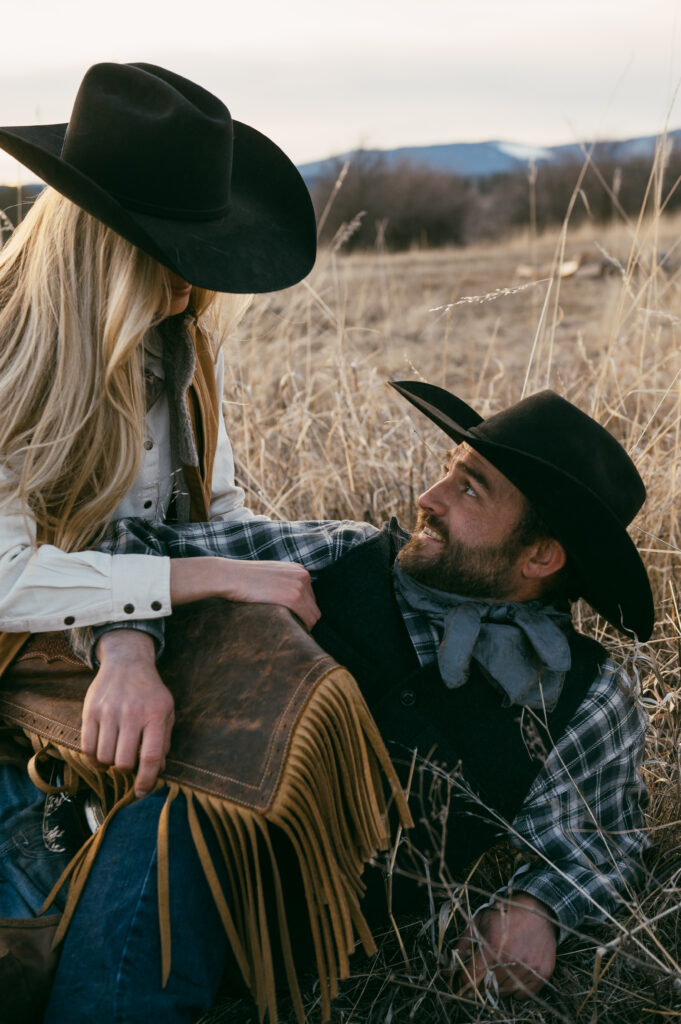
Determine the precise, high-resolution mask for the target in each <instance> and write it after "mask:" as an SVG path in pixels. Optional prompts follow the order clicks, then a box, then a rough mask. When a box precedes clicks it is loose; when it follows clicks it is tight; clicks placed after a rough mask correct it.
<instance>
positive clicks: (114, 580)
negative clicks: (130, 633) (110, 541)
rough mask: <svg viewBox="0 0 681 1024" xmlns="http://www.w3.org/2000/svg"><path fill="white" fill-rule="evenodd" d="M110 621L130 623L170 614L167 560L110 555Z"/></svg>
mask: <svg viewBox="0 0 681 1024" xmlns="http://www.w3.org/2000/svg"><path fill="white" fill-rule="evenodd" d="M111 597H112V610H111V621H112V622H119V623H126V624H130V623H132V622H135V621H139V620H140V619H160V618H164V617H167V616H168V615H170V614H171V613H172V610H173V609H172V605H171V602H170V559H169V558H165V557H161V558H155V559H154V572H153V573H150V572H149V555H112V556H111Z"/></svg>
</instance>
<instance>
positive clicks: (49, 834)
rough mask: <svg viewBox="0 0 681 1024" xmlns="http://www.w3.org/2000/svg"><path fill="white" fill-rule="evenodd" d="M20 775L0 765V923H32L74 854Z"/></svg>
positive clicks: (42, 800) (37, 792)
mask: <svg viewBox="0 0 681 1024" xmlns="http://www.w3.org/2000/svg"><path fill="white" fill-rule="evenodd" d="M49 820H50V819H49V817H46V815H45V794H44V793H41V792H40V790H39V789H36V787H35V786H34V785H33V783H32V782H31V780H30V779H29V777H28V775H27V774H26V771H25V770H24V769H22V768H18V767H17V766H15V765H12V764H0V918H7V917H9V918H13V917H35V916H36V915H37V914H38V911H39V910H40V908H41V906H42V904H43V902H44V901H45V897H46V896H47V895H48V893H49V892H50V890H51V889H52V886H53V885H54V883H55V882H56V881H57V879H58V878H59V876H60V874H61V873H62V871H63V870H64V868H65V867H66V865H67V864H68V863H69V861H70V859H71V857H72V856H73V854H74V853H75V852H76V848H75V847H74V848H72V847H71V845H70V843H69V841H68V839H67V837H66V836H65V835H64V832H63V830H62V829H61V828H60V827H59V826H58V825H55V824H54V820H55V819H52V820H53V824H52V825H51V826H49V827H46V822H48V821H49ZM62 905H63V904H62V901H61V899H60V898H57V900H56V901H55V910H57V909H60V907H61V906H62Z"/></svg>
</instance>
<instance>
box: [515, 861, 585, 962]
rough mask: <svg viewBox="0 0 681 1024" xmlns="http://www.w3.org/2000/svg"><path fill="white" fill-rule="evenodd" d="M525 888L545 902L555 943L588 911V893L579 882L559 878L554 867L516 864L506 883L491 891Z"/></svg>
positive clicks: (517, 891) (564, 937) (530, 894)
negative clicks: (554, 934) (580, 887)
mask: <svg viewBox="0 0 681 1024" xmlns="http://www.w3.org/2000/svg"><path fill="white" fill-rule="evenodd" d="M520 892H525V893H527V895H528V896H534V898H535V899H536V900H539V901H540V902H541V903H544V904H546V906H547V907H548V908H549V910H550V911H551V913H552V914H553V916H554V918H555V924H556V931H557V943H558V945H560V943H561V942H562V941H563V940H564V939H566V938H567V937H568V935H570V934H571V932H572V931H573V929H575V928H577V927H578V925H580V924H581V922H582V921H583V920H584V918H585V917H586V916H587V915H588V912H589V911H588V906H589V904H590V901H589V898H588V896H586V895H584V894H583V893H581V892H580V890H579V882H578V881H577V880H572V879H570V878H563V877H562V876H561V875H560V874H559V873H558V872H557V871H550V870H543V869H542V870H537V869H534V870H533V869H531V868H530V869H527V868H520V869H519V871H517V872H516V873H515V874H514V875H513V877H512V878H511V880H510V882H509V883H508V885H507V886H504V888H503V889H500V890H499V891H498V892H497V893H496V894H495V895H498V896H509V894H510V893H520Z"/></svg>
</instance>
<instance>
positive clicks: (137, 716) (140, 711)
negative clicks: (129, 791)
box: [82, 630, 174, 796]
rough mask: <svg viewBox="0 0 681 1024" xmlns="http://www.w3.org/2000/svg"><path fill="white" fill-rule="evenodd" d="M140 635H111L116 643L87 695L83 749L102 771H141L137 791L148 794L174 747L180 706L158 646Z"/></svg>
mask: <svg viewBox="0 0 681 1024" xmlns="http://www.w3.org/2000/svg"><path fill="white" fill-rule="evenodd" d="M140 636H144V634H139V633H133V631H130V630H121V631H116V632H115V633H111V634H107V637H110V638H111V639H110V640H109V641H107V644H106V645H105V646H104V647H103V648H102V650H101V651H100V652H99V656H100V661H101V665H100V669H99V672H98V673H97V675H96V676H95V678H94V679H93V681H92V682H91V683H90V686H89V687H88V691H87V694H86V695H85V702H84V705H83V724H82V747H83V752H84V753H85V754H86V755H87V756H88V757H90V758H91V759H96V762H97V766H98V767H101V766H107V765H111V764H113V765H115V766H116V768H118V769H119V770H120V771H125V772H132V771H135V769H137V775H136V778H135V793H136V795H137V796H144V795H145V794H146V793H148V792H149V791H150V790H151V789H152V787H153V786H154V783H155V782H156V779H157V777H158V773H159V772H160V771H161V769H162V766H163V764H164V761H165V755H166V754H167V752H168V748H169V746H170V737H171V732H172V727H173V722H174V704H173V698H172V694H171V693H170V691H169V690H168V689H167V687H166V686H165V685H164V684H163V681H162V679H161V677H160V676H159V674H158V672H157V670H156V665H155V663H154V659H153V642H151V641H150V638H146V637H145V639H144V640H141V639H140ZM104 639H105V638H103V640H104ZM147 641H149V643H150V646H149V643H148V642H147Z"/></svg>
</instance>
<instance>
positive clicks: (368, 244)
mask: <svg viewBox="0 0 681 1024" xmlns="http://www.w3.org/2000/svg"><path fill="white" fill-rule="evenodd" d="M652 168H653V160H652V159H651V158H646V159H643V158H641V159H631V160H628V161H626V162H622V161H621V160H620V161H618V160H616V159H615V158H614V156H613V155H612V147H610V146H607V145H603V146H601V147H600V148H598V149H597V150H595V151H594V153H593V154H592V158H591V161H590V162H589V164H588V165H587V166H586V169H585V165H584V164H583V163H580V162H579V161H578V160H574V159H566V160H565V161H564V162H562V163H560V164H555V165H550V164H543V163H542V164H539V165H537V166H535V167H530V168H528V169H527V170H524V171H520V172H516V173H512V174H497V175H491V176H489V177H475V178H465V177H461V176H459V175H456V174H449V173H446V172H443V171H436V170H431V169H430V168H427V167H424V166H419V165H416V164H414V163H410V162H409V161H403V162H401V163H399V164H394V163H391V162H390V161H389V160H388V159H386V157H384V156H382V155H381V154H376V153H364V152H362V151H361V150H360V151H359V152H357V153H356V154H354V155H353V157H352V159H351V160H350V161H349V162H348V163H346V164H345V165H344V164H343V162H342V161H341V160H338V161H336V163H335V164H334V165H332V167H331V169H330V171H329V173H328V174H326V175H325V176H324V177H323V178H319V179H318V180H317V181H316V182H315V184H314V185H313V187H312V190H311V191H312V197H313V200H314V204H315V209H316V210H317V216H318V218H319V219H320V224H321V241H322V243H326V244H332V245H333V244H335V245H336V246H337V247H340V246H341V245H342V247H343V248H344V249H345V250H346V251H352V250H360V249H370V248H375V247H378V248H385V249H388V250H392V251H397V250H403V249H409V248H412V247H420V248H426V247H429V246H431V247H436V246H443V245H466V244H468V243H471V242H477V241H482V240H486V239H497V238H500V237H503V236H504V235H505V234H508V233H509V232H511V231H515V230H517V229H518V228H522V227H526V226H530V225H531V224H533V223H534V225H535V227H536V229H537V231H542V230H543V229H545V228H548V227H551V226H552V225H555V224H559V223H561V222H562V220H563V219H564V217H565V215H566V213H567V210H568V207H569V204H570V200H571V198H572V197H573V195H574V194H575V189H578V191H577V193H576V198H575V202H574V208H573V211H572V214H571V217H570V221H571V223H572V224H579V223H580V222H581V221H583V220H585V219H587V218H590V219H592V220H594V221H596V222H599V223H605V222H607V221H609V220H611V219H612V218H621V217H622V216H623V215H626V216H630V217H634V218H635V217H637V216H638V214H639V213H640V211H641V208H642V206H643V204H644V202H645V201H647V202H648V203H653V202H654V201H655V197H656V196H659V197H661V200H662V204H663V205H664V208H665V210H669V211H671V210H675V209H677V208H678V207H679V206H681V189H680V188H678V187H677V186H678V182H679V178H680V177H681V152H679V153H676V152H672V153H671V154H670V155H669V157H668V159H667V161H666V164H665V166H664V171H663V173H662V174H660V173H659V171H658V172H656V181H655V182H654V183H653V182H652V181H651V174H652Z"/></svg>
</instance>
